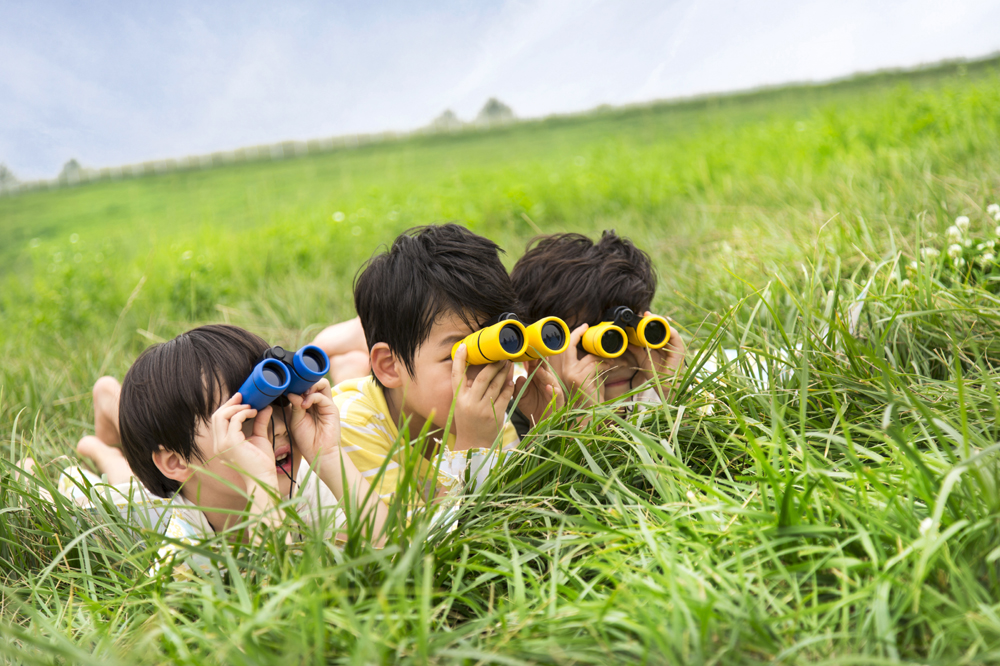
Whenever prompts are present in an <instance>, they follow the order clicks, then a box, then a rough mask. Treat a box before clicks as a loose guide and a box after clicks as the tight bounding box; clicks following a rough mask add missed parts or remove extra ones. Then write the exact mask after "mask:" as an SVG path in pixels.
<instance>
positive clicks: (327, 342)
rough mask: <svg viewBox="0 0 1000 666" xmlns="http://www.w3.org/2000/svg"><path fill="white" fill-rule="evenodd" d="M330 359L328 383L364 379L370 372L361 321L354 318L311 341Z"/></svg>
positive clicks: (320, 333) (332, 327) (326, 330)
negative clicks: (357, 378)
mask: <svg viewBox="0 0 1000 666" xmlns="http://www.w3.org/2000/svg"><path fill="white" fill-rule="evenodd" d="M312 344H314V345H316V346H317V347H319V348H320V349H322V350H323V351H325V352H326V355H327V356H329V357H330V382H331V383H332V384H338V383H340V382H342V381H344V380H345V379H354V378H356V377H364V376H365V375H367V374H368V373H370V372H371V371H372V369H371V363H370V362H369V360H368V343H367V342H366V341H365V330H364V329H363V328H362V327H361V319H360V318H358V317H355V318H354V319H348V320H347V321H342V322H340V323H337V324H333V325H331V326H327V327H326V328H324V329H323V330H322V331H320V332H319V333H318V334H317V335H316V338H315V339H314V340H313V341H312Z"/></svg>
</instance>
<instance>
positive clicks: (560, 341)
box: [542, 321, 566, 349]
mask: <svg viewBox="0 0 1000 666" xmlns="http://www.w3.org/2000/svg"><path fill="white" fill-rule="evenodd" d="M542 342H543V343H545V346H546V347H548V348H549V349H562V346H563V345H564V344H565V343H566V336H565V335H564V334H563V330H562V327H561V326H558V325H556V324H554V323H552V322H551V321H550V322H547V323H546V324H545V325H544V326H542Z"/></svg>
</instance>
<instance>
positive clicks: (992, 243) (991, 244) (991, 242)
mask: <svg viewBox="0 0 1000 666" xmlns="http://www.w3.org/2000/svg"><path fill="white" fill-rule="evenodd" d="M996 244H997V242H996V241H995V240H988V241H986V242H985V243H983V245H985V246H986V247H988V248H990V249H991V250H992V249H993V248H994V247H996Z"/></svg>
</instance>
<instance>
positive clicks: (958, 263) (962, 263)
mask: <svg viewBox="0 0 1000 666" xmlns="http://www.w3.org/2000/svg"><path fill="white" fill-rule="evenodd" d="M951 263H953V264H955V268H963V267H964V266H965V259H962V257H958V258H956V259H952V260H951Z"/></svg>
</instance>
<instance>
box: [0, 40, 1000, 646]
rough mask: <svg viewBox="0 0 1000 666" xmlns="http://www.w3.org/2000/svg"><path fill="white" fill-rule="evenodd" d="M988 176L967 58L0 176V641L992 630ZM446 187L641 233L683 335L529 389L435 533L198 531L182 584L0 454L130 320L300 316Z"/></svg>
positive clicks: (128, 337) (509, 216)
mask: <svg viewBox="0 0 1000 666" xmlns="http://www.w3.org/2000/svg"><path fill="white" fill-rule="evenodd" d="M993 203H1000V58H993V59H990V60H984V61H980V62H976V63H964V64H948V65H942V66H939V67H933V68H928V69H925V70H920V71H916V72H896V73H883V74H877V75H871V76H862V77H856V78H852V79H849V80H844V81H840V82H835V83H830V84H825V85H815V86H812V85H810V86H792V87H785V88H777V89H772V90H762V91H756V92H749V93H745V94H738V95H732V96H715V97H709V98H704V99H695V100H686V101H679V102H670V103H666V102H665V103H660V104H651V105H647V106H639V107H634V108H626V109H605V110H598V111H595V112H592V113H589V114H582V115H578V116H569V117H558V118H549V119H544V120H537V121H530V122H522V123H518V124H514V125H511V126H507V127H504V128H501V129H493V130H488V131H467V132H460V133H457V134H446V135H425V136H414V137H410V138H406V139H402V140H399V141H393V142H385V143H380V144H376V145H369V146H364V147H360V148H357V149H353V150H336V151H331V152H329V153H324V154H320V155H311V156H308V157H303V158H298V159H288V160H284V161H277V162H271V161H261V162H254V163H245V164H239V165H231V166H226V167H217V168H212V169H206V170H192V171H178V172H173V173H169V174H164V175H159V176H146V177H141V178H134V179H127V180H121V181H114V182H112V181H106V182H97V183H90V184H86V185H81V186H77V187H66V188H62V189H55V190H49V191H35V192H30V193H24V194H20V195H17V196H8V197H0V233H2V234H3V237H4V242H3V243H0V442H2V443H3V445H4V450H5V452H6V453H5V455H4V457H3V462H0V466H2V467H0V511H2V512H4V513H3V515H2V517H0V592H2V595H3V600H2V603H0V655H3V656H4V658H5V659H7V660H9V661H10V662H12V663H14V662H24V663H101V664H107V663H117V662H121V663H166V662H179V663H247V664H249V663H276V662H288V663H292V662H295V663H299V662H303V663H304V662H306V661H309V662H316V663H321V662H324V661H334V660H341V661H344V662H352V663H353V662H358V663H370V662H390V661H391V662H414V663H429V662H435V663H452V662H456V663H458V662H460V663H470V664H471V663H493V662H496V663H571V662H588V663H616V662H622V661H643V662H648V663H763V662H768V663H775V662H777V663H815V662H823V663H827V661H826V660H829V663H840V662H843V663H890V662H892V663H896V662H897V661H899V662H912V663H988V662H997V661H1000V570H998V569H997V566H996V561H997V559H1000V493H998V491H997V488H998V485H997V478H998V476H1000V474H998V470H997V466H996V462H995V456H996V451H997V450H998V446H1000V445H998V444H997V441H998V436H1000V433H998V428H997V419H998V417H1000V399H998V395H997V391H996V388H995V387H996V378H997V371H996V367H997V364H998V363H1000V342H998V340H1000V337H998V332H1000V302H998V301H997V297H996V294H997V290H998V282H1000V269H998V268H997V267H996V263H995V259H994V258H993V254H994V252H993V251H992V249H991V248H992V243H993V242H994V241H996V240H997V233H996V231H997V229H996V226H997V225H998V224H1000V220H994V219H993V214H992V213H990V212H988V206H989V205H990V204H993ZM960 216H966V217H968V218H969V227H968V230H966V231H962V232H961V233H960V236H959V237H955V238H953V239H949V237H948V232H947V229H948V227H949V226H950V225H953V224H955V222H956V219H957V218H959V217H960ZM998 216H1000V214H998ZM445 220H460V221H462V222H463V223H465V224H467V225H468V226H469V227H470V228H472V229H473V230H475V231H477V232H478V233H481V234H484V235H487V236H489V237H491V238H493V239H494V240H496V241H497V242H499V243H500V244H501V246H502V247H504V248H505V249H506V251H507V261H508V264H509V265H513V262H515V261H516V260H517V258H518V257H519V256H520V254H521V253H522V251H523V249H524V247H525V244H526V243H527V242H528V240H529V239H530V238H532V237H533V236H535V235H537V234H541V233H552V232H557V231H568V230H572V231H579V232H582V233H587V234H597V233H599V232H600V230H602V229H606V228H615V229H617V230H618V231H619V232H620V233H622V234H624V235H628V236H629V237H631V238H632V239H634V240H635V242H636V243H637V244H638V245H640V246H641V247H643V248H645V249H646V250H648V251H649V253H650V254H651V255H652V257H653V259H654V262H655V264H656V267H657V270H658V273H659V278H660V289H659V292H658V295H657V298H656V301H655V303H654V305H655V309H656V310H657V311H658V312H661V313H663V314H667V315H670V316H672V317H673V318H674V319H675V320H676V321H677V322H678V328H679V329H680V331H681V334H682V335H683V336H684V337H685V339H686V341H687V344H688V348H689V350H690V354H689V358H688V371H687V373H686V374H685V376H684V378H683V380H682V384H681V386H680V387H679V388H680V390H679V393H678V398H677V403H676V404H674V405H667V406H663V407H661V408H659V409H657V410H654V411H653V412H651V413H647V414H645V415H642V414H637V415H632V416H629V417H627V418H622V417H621V416H620V415H619V414H618V413H617V412H615V411H614V408H613V407H602V408H600V409H598V410H597V416H598V417H600V418H593V419H591V420H590V422H591V423H592V425H590V426H587V427H586V428H583V429H580V428H574V427H571V424H572V423H574V422H577V421H574V418H575V417H576V416H579V414H575V413H573V412H572V411H569V412H567V413H563V414H560V415H557V416H556V417H554V418H553V419H551V420H550V421H549V422H547V423H544V424H542V425H541V426H540V428H539V431H538V432H539V434H538V437H537V438H536V439H535V440H534V443H533V445H532V448H531V449H530V454H529V455H526V456H524V457H523V459H520V461H519V462H518V463H517V464H512V465H508V466H507V467H505V468H504V469H503V470H501V471H500V472H499V473H498V474H497V475H496V478H495V479H494V480H493V482H491V485H489V487H487V488H486V489H485V490H484V491H483V492H481V493H480V494H479V495H477V496H476V497H473V498H471V499H469V500H468V501H467V502H466V503H465V505H464V506H463V508H462V510H461V512H460V522H459V524H458V527H457V529H455V530H453V531H448V530H446V529H443V528H442V527H441V526H439V525H432V524H430V523H429V522H428V521H426V520H421V519H418V520H416V521H414V522H413V523H412V524H410V525H409V526H405V527H400V528H399V530H398V532H397V533H396V535H395V536H394V538H393V541H392V543H391V545H390V547H388V548H387V549H385V550H384V551H373V550H372V549H370V548H368V547H366V546H364V545H363V544H359V543H353V542H352V543H351V544H350V545H349V546H348V548H347V549H346V550H339V549H334V548H327V547H326V546H325V545H324V544H322V543H319V542H318V541H316V542H310V543H308V544H307V546H306V547H303V548H302V549H289V548H285V547H284V546H283V545H282V540H281V538H280V537H281V535H280V534H279V535H277V536H276V537H275V538H273V539H270V540H268V541H266V542H265V543H262V544H258V545H255V546H253V547H249V548H244V549H242V550H241V549H227V548H226V547H225V546H224V545H222V541H221V539H220V540H219V542H218V543H216V544H215V546H216V547H215V550H214V551H212V552H214V553H215V555H214V557H216V558H217V568H216V569H215V571H214V573H213V574H211V575H209V576H207V577H206V578H204V579H197V580H193V581H190V580H189V581H179V582H175V581H170V580H168V579H167V577H166V576H165V575H164V576H160V577H159V578H156V577H154V578H147V577H146V576H145V574H144V572H145V571H146V570H147V569H148V567H149V564H150V562H151V561H152V557H153V554H154V553H155V550H156V548H157V547H158V545H159V544H160V543H161V541H159V539H160V537H158V536H157V535H155V534H148V533H143V534H138V533H136V532H134V531H132V530H130V529H129V528H128V525H127V523H126V522H124V521H121V520H118V519H117V517H108V516H95V515H93V514H88V513H86V512H84V511H82V510H80V509H78V508H74V507H72V506H61V507H59V508H58V509H55V508H53V507H52V505H51V504H50V503H48V502H47V501H46V500H44V499H43V498H41V497H40V494H39V491H38V488H37V487H35V486H32V484H30V483H28V482H25V481H23V480H18V479H16V478H15V477H14V475H13V467H12V466H13V463H14V462H15V461H16V460H18V459H20V458H21V457H22V456H23V455H26V454H28V453H30V454H31V455H33V456H34V457H35V458H36V459H37V460H39V461H40V462H43V463H45V464H44V465H43V469H42V471H41V477H42V478H44V479H48V480H50V481H51V480H54V479H56V478H57V476H58V473H59V470H60V469H62V468H63V467H65V466H66V465H67V464H69V463H70V461H71V459H72V458H73V450H74V446H75V444H76V441H77V440H78V439H79V438H80V437H81V436H82V435H83V434H85V433H86V432H88V431H90V430H92V427H93V426H92V419H93V415H92V405H91V400H90V394H89V392H90V388H91V386H92V385H93V382H94V381H95V380H96V379H97V378H98V377H100V376H101V375H103V374H113V375H116V376H118V377H121V376H122V375H123V374H124V372H125V371H126V370H127V368H128V367H129V365H130V363H131V362H132V360H133V359H134V358H135V356H136V355H137V354H138V353H139V352H140V351H141V350H142V349H143V348H145V347H146V346H148V345H149V344H151V343H152V342H153V341H158V340H163V339H169V338H171V337H172V336H174V335H176V334H177V333H180V332H182V331H184V330H187V329H189V328H191V327H192V326H194V325H197V324H200V323H207V322H221V321H226V322H230V323H234V324H239V325H242V326H245V327H247V328H249V329H251V330H253V331H255V332H257V333H259V334H261V335H262V336H264V337H265V338H267V339H268V340H270V341H272V342H273V343H275V344H288V345H298V344H301V343H303V342H305V341H308V340H309V339H311V337H312V336H313V335H314V334H315V332H316V331H317V330H318V328H319V327H321V326H323V325H325V324H326V323H329V322H332V321H336V320H338V319H342V318H346V317H350V316H352V315H353V306H352V298H351V284H352V279H353V276H354V275H355V272H356V271H357V270H358V268H359V266H360V265H361V264H362V262H363V261H364V260H365V259H367V258H368V257H369V256H371V254H372V253H373V252H374V251H376V250H377V249H378V247H379V246H381V245H383V244H385V243H388V242H390V241H391V240H392V238H393V237H394V236H395V235H396V234H397V233H399V232H400V231H402V230H404V229H406V228H408V227H411V226H414V225H419V224H426V223H432V222H439V221H445ZM952 233H953V234H954V232H952ZM955 240H958V241H959V242H958V243H957V245H958V250H957V255H956V257H955V258H954V259H953V258H951V257H949V255H948V249H949V246H951V245H953V244H954V241H955ZM965 240H969V241H970V243H969V244H968V245H965V244H964V241H965ZM987 243H990V245H987ZM922 248H931V249H934V250H937V251H939V252H940V253H941V254H940V255H938V256H931V257H927V258H925V259H922V258H921V257H922V255H921V249H922ZM953 252H955V251H954V250H953ZM997 253H998V254H1000V251H997ZM932 254H933V253H932ZM987 255H989V256H987ZM924 256H927V255H926V253H925V255H924ZM720 347H725V348H730V349H739V350H740V355H739V357H738V360H737V361H736V362H733V363H730V364H723V366H722V368H721V369H720V370H719V371H718V372H717V373H714V374H713V373H708V372H698V370H699V367H700V366H701V365H702V364H703V363H704V362H705V361H706V360H708V359H709V357H713V356H715V355H716V351H717V349H718V348H720ZM758 364H759V365H761V366H763V367H764V369H765V370H766V371H767V372H768V374H769V377H770V378H771V381H770V382H768V383H766V384H765V383H762V382H760V381H759V380H758V379H756V377H757V376H758V375H759V368H758ZM107 525H111V527H107ZM209 550H211V549H209Z"/></svg>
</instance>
